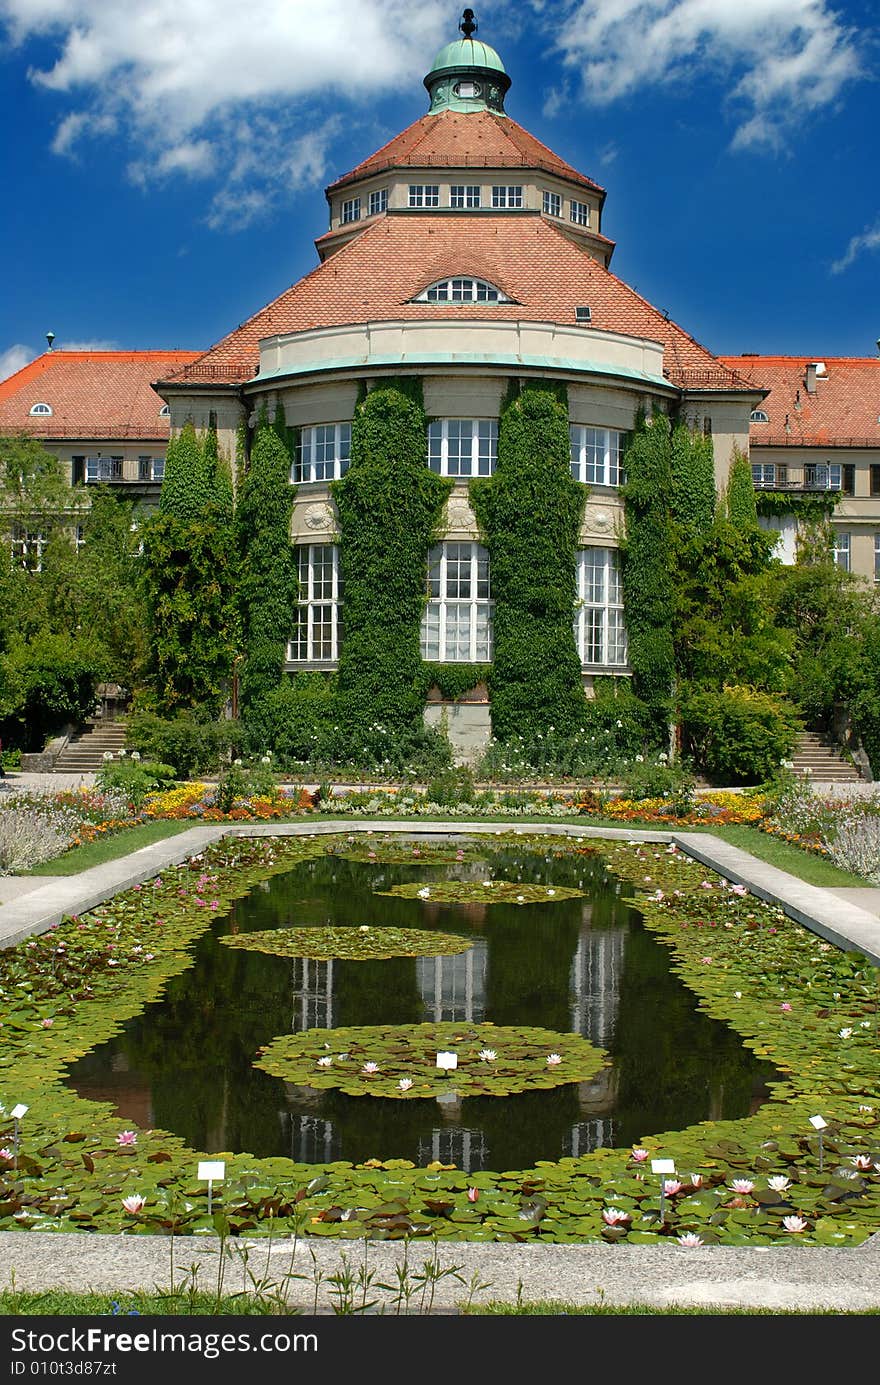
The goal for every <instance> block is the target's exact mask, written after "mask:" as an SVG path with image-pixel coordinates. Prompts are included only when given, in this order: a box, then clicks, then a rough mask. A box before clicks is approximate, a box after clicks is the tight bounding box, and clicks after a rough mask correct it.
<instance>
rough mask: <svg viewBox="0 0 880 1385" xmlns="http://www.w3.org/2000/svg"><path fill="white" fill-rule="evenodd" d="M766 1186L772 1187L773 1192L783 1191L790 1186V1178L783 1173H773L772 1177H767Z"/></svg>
mask: <svg viewBox="0 0 880 1385" xmlns="http://www.w3.org/2000/svg"><path fill="white" fill-rule="evenodd" d="M767 1187H768V1188H772V1189H773V1191H774V1193H784V1192H785V1190H786V1188H790V1187H791V1179H790V1178H786V1176H785V1174H784V1173H774V1175H773V1177H772V1178H768V1179H767Z"/></svg>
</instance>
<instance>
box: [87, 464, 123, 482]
mask: <svg viewBox="0 0 880 1385" xmlns="http://www.w3.org/2000/svg"><path fill="white" fill-rule="evenodd" d="M124 479H125V458H124V457H86V481H87V482H88V483H89V484H90V485H95V484H96V483H97V484H100V483H102V482H108V481H123V480H124Z"/></svg>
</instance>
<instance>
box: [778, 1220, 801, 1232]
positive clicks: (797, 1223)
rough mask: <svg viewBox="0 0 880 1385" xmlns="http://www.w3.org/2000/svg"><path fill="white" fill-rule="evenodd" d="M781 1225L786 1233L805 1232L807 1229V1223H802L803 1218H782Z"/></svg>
mask: <svg viewBox="0 0 880 1385" xmlns="http://www.w3.org/2000/svg"><path fill="white" fill-rule="evenodd" d="M782 1225H783V1226H784V1227H785V1229H786V1231H791V1232H797V1231H806V1229H807V1223H806V1222H805V1221H804V1219H803V1217H797V1216H795V1217H783V1218H782Z"/></svg>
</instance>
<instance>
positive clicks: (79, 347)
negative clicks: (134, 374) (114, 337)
mask: <svg viewBox="0 0 880 1385" xmlns="http://www.w3.org/2000/svg"><path fill="white" fill-rule="evenodd" d="M54 347H55V350H56V351H118V350H119V349H120V348H119V343H118V342H115V341H102V340H101V339H100V338H98V337H95V338H92V339H91V340H85V339H84V340H82V341H61V340H60V339H59V340H58V341H57V342H55V343H54Z"/></svg>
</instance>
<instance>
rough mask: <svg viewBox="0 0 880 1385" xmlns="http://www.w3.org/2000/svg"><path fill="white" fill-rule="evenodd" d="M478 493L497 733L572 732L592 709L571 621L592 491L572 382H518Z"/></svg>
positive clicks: (529, 736)
mask: <svg viewBox="0 0 880 1385" xmlns="http://www.w3.org/2000/svg"><path fill="white" fill-rule="evenodd" d="M470 495H471V503H472V506H473V509H474V513H475V515H476V517H477V522H478V524H479V526H480V530H481V534H482V537H483V542H484V543H485V546H486V548H487V549H488V551H489V570H490V577H491V589H492V596H493V600H494V603H495V610H494V655H493V667H492V672H491V675H490V680H489V691H490V694H491V706H492V730H493V733H494V735H495V736H496V738H497V739H498V740H501V741H505V740H508V739H510V738H511V737H514V736H520V737H522V738H523V739H524V740H525V741H526V742H527V743H530V742H532V741H534V739H535V737H536V736H537V735H538V733H541V734H542V735H543V734H545V733H546V731H547V730H548V728H550V727H553V728H555V731H556V732H557V733H559V734H560V735H563V736H564V735H570V734H572V733H573V732H575V731H577V730H578V729H579V728H580V727H581V726H582V725H583V723H584V712H585V696H584V689H583V682H582V678H581V662H580V658H579V656H578V652H577V648H576V645H575V637H574V626H573V621H574V609H575V599H576V595H577V585H576V573H575V561H576V557H575V555H576V551H577V546H578V537H579V533H580V525H581V518H582V515H583V512H584V506H585V504H586V498H587V492H586V488H585V487H584V486H582V485H580V484H579V483H578V482H577V481H575V480H574V479H573V477H572V475H571V445H570V441H569V431H568V400H567V394H566V391H565V389H564V387H558V386H556V385H554V384H549V383H545V382H538V383H536V384H529V385H525V386H523V387H522V389H520V388H519V387H518V386H516V385H513V386H512V387H511V389H510V391H509V392H508V396H507V399H506V401H505V403H504V405H503V407H502V411H501V418H500V421H499V426H498V459H497V462H496V467H495V474H494V476H491V477H481V478H479V479H477V480H474V481H472V482H471V484H470Z"/></svg>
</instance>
